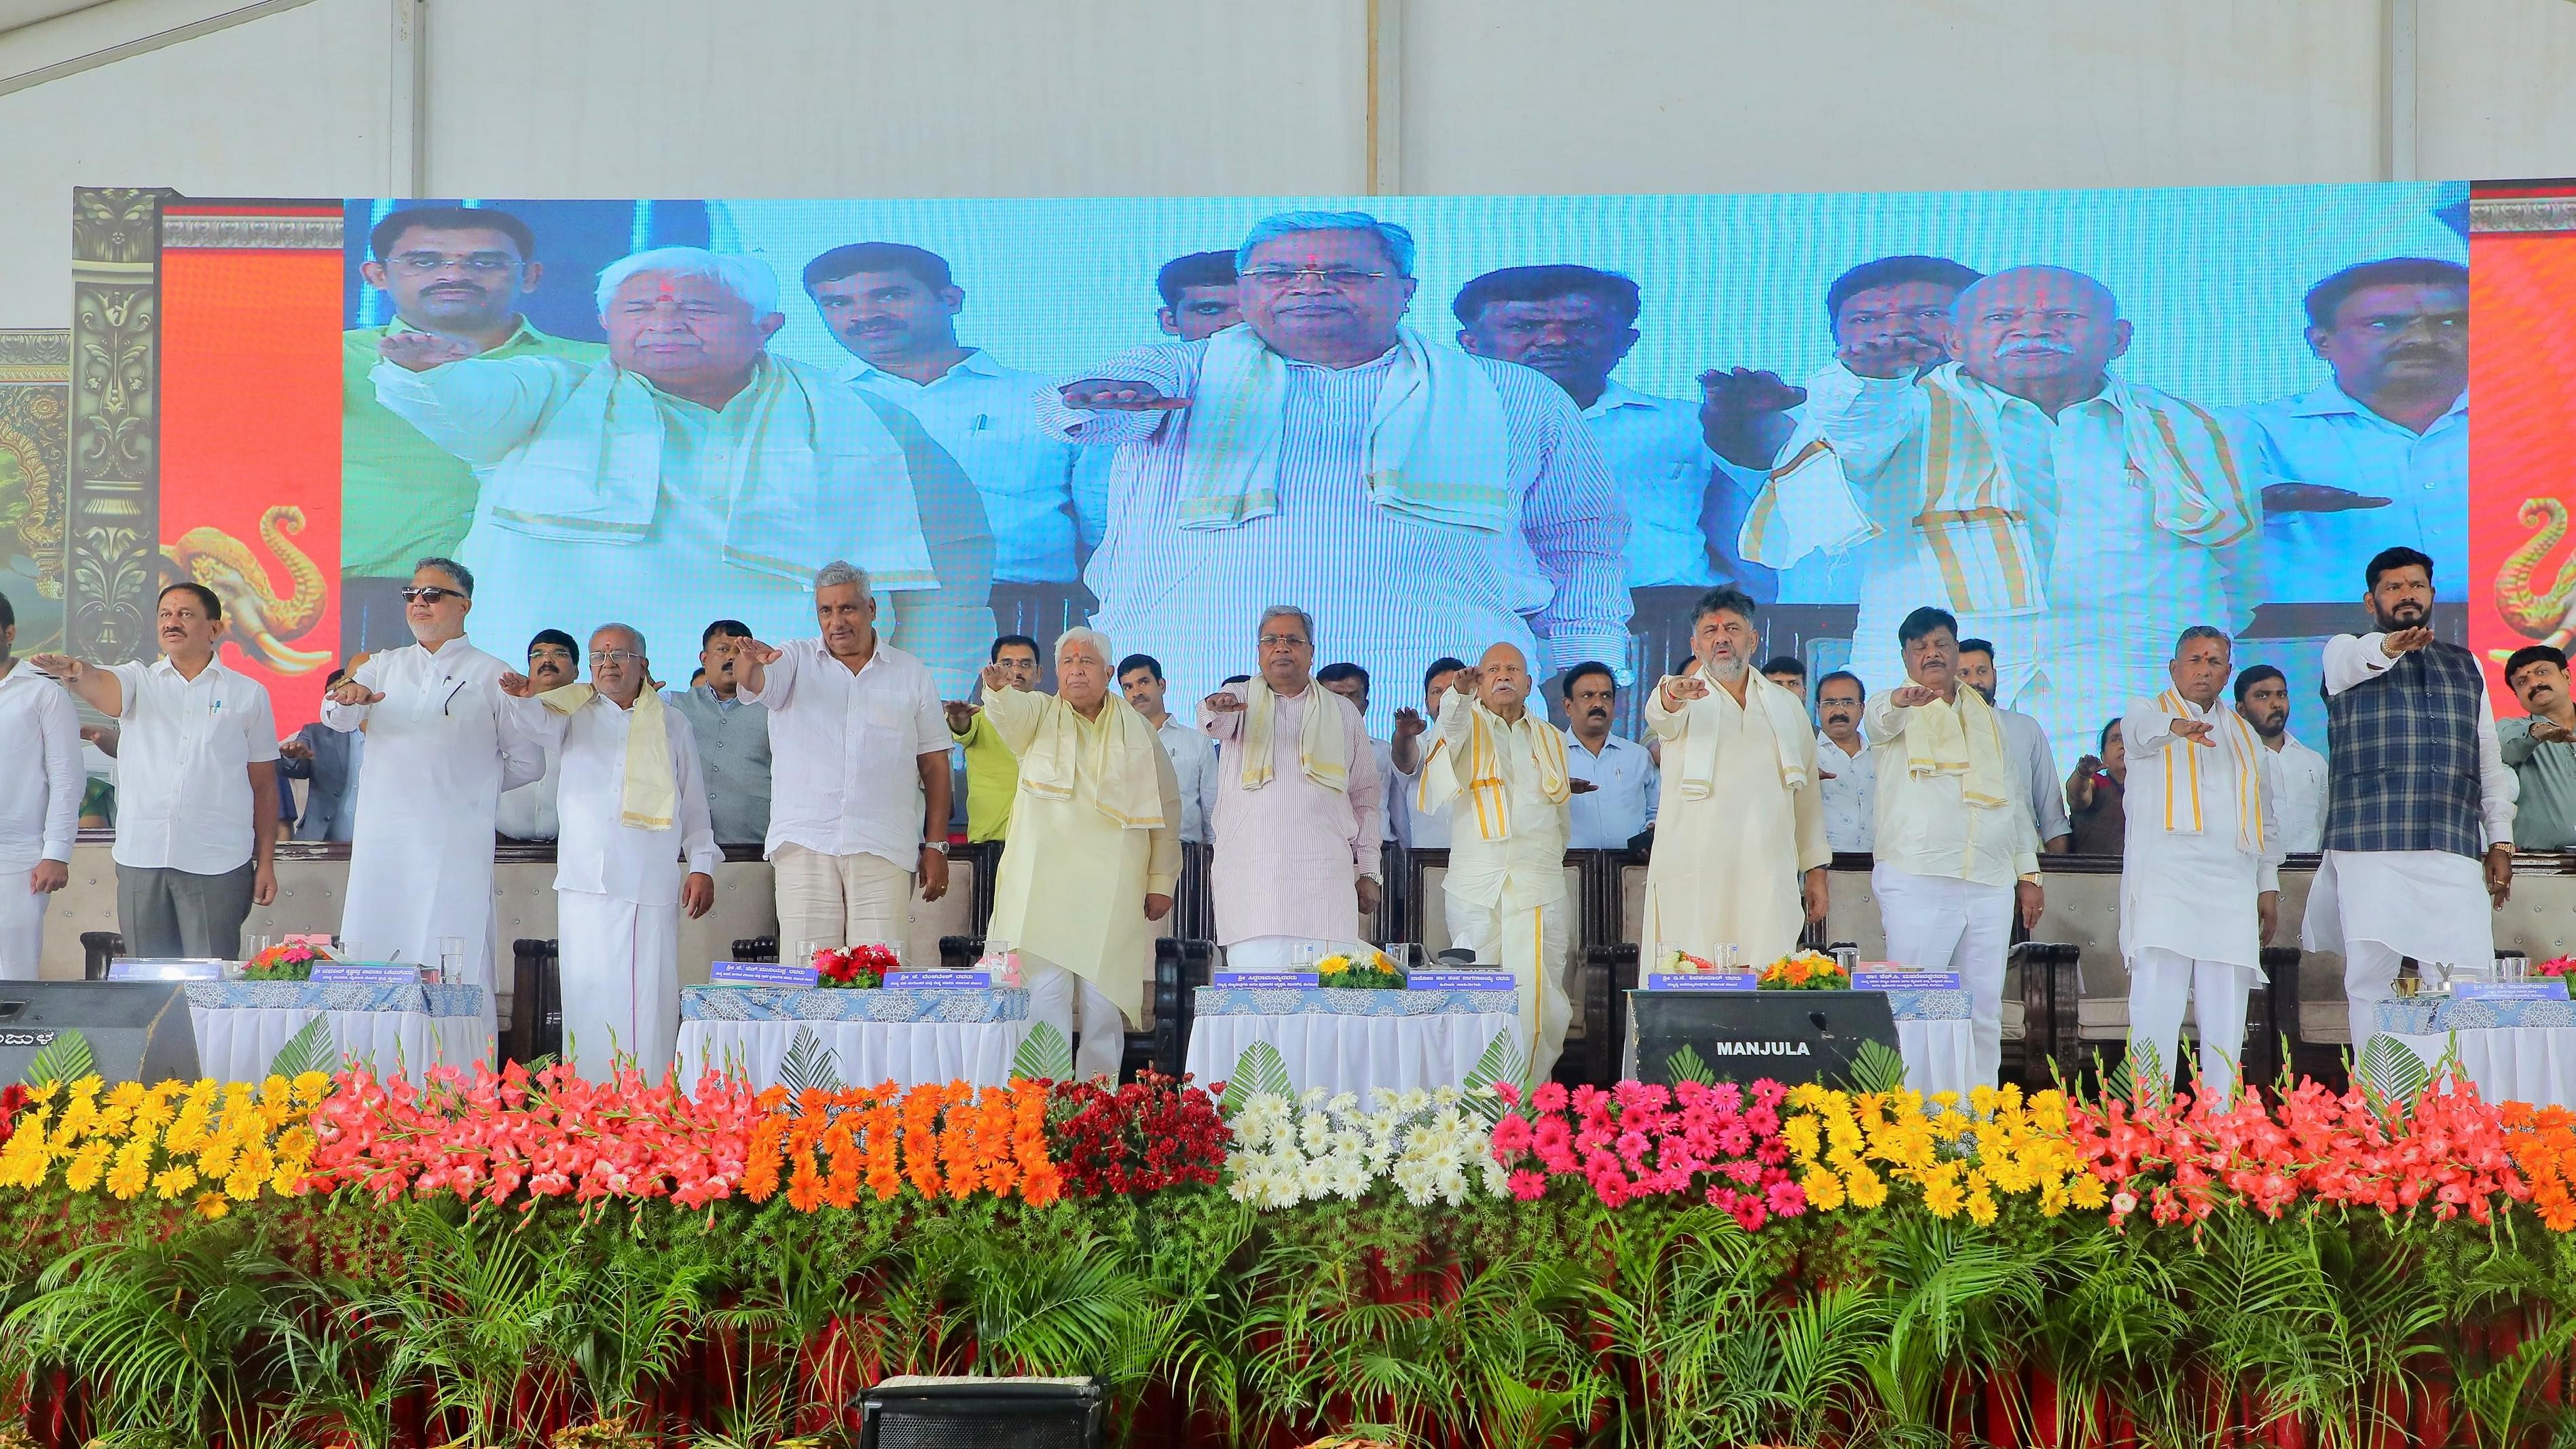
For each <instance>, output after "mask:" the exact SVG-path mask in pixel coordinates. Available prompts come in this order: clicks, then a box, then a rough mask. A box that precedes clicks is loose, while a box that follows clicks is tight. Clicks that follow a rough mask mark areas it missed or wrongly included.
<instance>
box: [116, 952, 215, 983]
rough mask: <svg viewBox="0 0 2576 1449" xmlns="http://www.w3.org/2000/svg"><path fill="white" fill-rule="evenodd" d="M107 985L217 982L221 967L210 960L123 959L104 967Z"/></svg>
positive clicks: (186, 958) (183, 958)
mask: <svg viewBox="0 0 2576 1449" xmlns="http://www.w3.org/2000/svg"><path fill="white" fill-rule="evenodd" d="M107 979H108V980H110V981H221V980H223V979H224V963H223V962H221V961H217V960H214V959H213V958H211V957H208V958H204V959H199V958H196V957H176V956H173V957H151V958H145V957H140V956H133V957H127V958H125V959H122V960H117V961H110V962H109V963H107Z"/></svg>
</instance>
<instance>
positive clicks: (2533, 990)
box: [2451, 977, 2567, 1001]
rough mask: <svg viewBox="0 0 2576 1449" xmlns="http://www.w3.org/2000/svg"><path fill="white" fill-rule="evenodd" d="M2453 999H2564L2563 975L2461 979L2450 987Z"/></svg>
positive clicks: (2564, 983)
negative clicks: (2499, 979)
mask: <svg viewBox="0 0 2576 1449" xmlns="http://www.w3.org/2000/svg"><path fill="white" fill-rule="evenodd" d="M2451 999H2452V1000H2453V1001H2565V1000H2566V999H2567V982H2566V979H2565V978H2563V977H2550V978H2547V979H2544V980H2540V981H2462V982H2458V983H2456V984H2454V985H2453V986H2452V987H2451Z"/></svg>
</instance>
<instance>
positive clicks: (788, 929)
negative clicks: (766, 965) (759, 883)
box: [769, 845, 936, 966]
mask: <svg viewBox="0 0 2576 1449" xmlns="http://www.w3.org/2000/svg"><path fill="white" fill-rule="evenodd" d="M769 870H770V876H771V878H772V879H773V880H774V881H776V883H777V886H778V952H779V955H778V959H780V960H781V961H791V960H793V959H794V957H795V954H796V947H797V943H799V942H802V941H811V942H813V943H814V944H815V946H816V947H817V948H820V947H824V946H850V945H859V944H863V943H865V942H869V941H883V942H885V943H887V944H889V945H893V946H901V945H902V944H903V943H904V942H905V941H906V940H908V939H910V937H911V935H912V872H911V871H908V870H905V869H904V868H903V867H901V866H899V865H896V864H895V863H894V862H893V861H890V860H887V859H886V858H884V857H883V856H877V855H866V854H861V855H825V854H823V853H822V852H821V851H817V850H807V849H806V848H805V847H804V846H801V845H781V846H780V847H778V849H777V850H776V851H775V852H774V853H773V854H772V855H771V856H770V858H769ZM904 964H905V965H907V966H920V965H925V964H936V963H924V962H914V961H907V962H905V963H904Z"/></svg>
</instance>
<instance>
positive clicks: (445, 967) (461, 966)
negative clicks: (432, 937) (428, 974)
mask: <svg viewBox="0 0 2576 1449" xmlns="http://www.w3.org/2000/svg"><path fill="white" fill-rule="evenodd" d="M438 984H439V985H441V986H462V985H464V984H465V938H464V937H463V936H441V937H439V938H438Z"/></svg>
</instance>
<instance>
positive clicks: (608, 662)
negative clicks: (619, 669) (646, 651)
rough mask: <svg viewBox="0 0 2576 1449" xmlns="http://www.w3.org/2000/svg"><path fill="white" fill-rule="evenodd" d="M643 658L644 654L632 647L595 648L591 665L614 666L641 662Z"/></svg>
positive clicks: (596, 667) (600, 666) (594, 666)
mask: <svg viewBox="0 0 2576 1449" xmlns="http://www.w3.org/2000/svg"><path fill="white" fill-rule="evenodd" d="M643 660H644V656H643V655H641V654H638V653H636V652H635V651H634V650H632V649H594V650H592V651H590V667H591V668H593V669H600V668H606V667H614V666H616V665H620V664H640V663H642V662H643Z"/></svg>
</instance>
